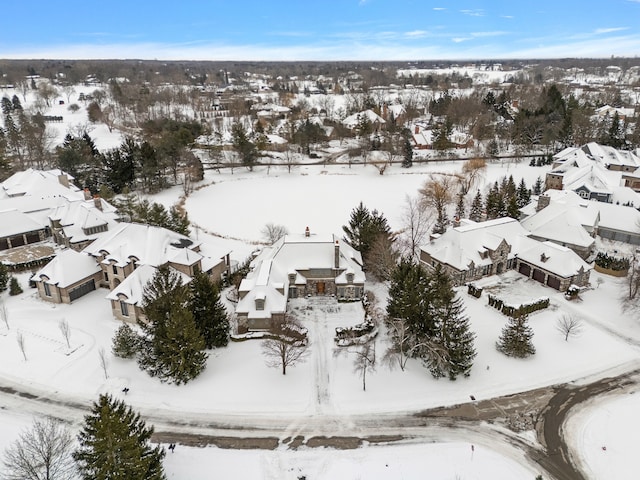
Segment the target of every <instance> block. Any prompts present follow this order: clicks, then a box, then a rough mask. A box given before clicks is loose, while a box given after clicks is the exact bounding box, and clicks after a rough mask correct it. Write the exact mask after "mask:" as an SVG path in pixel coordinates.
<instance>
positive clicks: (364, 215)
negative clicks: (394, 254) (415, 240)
mask: <svg viewBox="0 0 640 480" xmlns="http://www.w3.org/2000/svg"><path fill="white" fill-rule="evenodd" d="M342 230H343V231H344V233H345V237H344V239H345V241H346V242H347V243H348V244H349V245H351V246H352V247H353V248H355V249H356V250H358V251H359V252H360V253H361V254H362V257H363V258H364V259H365V261H366V258H367V254H368V253H369V251H370V250H371V247H372V246H373V244H374V243H375V242H376V241H377V240H378V236H380V235H384V236H386V237H387V240H388V241H389V242H388V243H389V244H390V243H393V240H394V238H393V235H392V233H391V228H390V227H389V223H388V222H387V219H386V218H385V216H384V215H383V214H382V213H381V212H378V211H377V210H373V211H372V212H370V211H369V209H368V208H367V207H365V206H364V204H363V203H362V202H360V204H359V205H358V206H357V207H356V208H354V209H353V210H352V211H351V217H350V219H349V224H348V225H343V226H342Z"/></svg>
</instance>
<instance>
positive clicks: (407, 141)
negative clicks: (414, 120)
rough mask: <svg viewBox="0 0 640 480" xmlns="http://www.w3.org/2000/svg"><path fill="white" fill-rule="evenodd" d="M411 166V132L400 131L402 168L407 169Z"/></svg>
mask: <svg viewBox="0 0 640 480" xmlns="http://www.w3.org/2000/svg"><path fill="white" fill-rule="evenodd" d="M412 165H413V146H412V145H411V131H410V130H409V129H408V128H405V129H403V130H402V166H403V167H404V168H409V167H411V166H412Z"/></svg>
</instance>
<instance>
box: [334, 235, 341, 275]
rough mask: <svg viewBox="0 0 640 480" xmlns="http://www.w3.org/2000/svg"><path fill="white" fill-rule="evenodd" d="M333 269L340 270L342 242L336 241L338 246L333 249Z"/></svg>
mask: <svg viewBox="0 0 640 480" xmlns="http://www.w3.org/2000/svg"><path fill="white" fill-rule="evenodd" d="M333 268H335V269H338V268H340V242H339V241H338V240H336V245H335V246H334V247H333Z"/></svg>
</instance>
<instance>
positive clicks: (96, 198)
mask: <svg viewBox="0 0 640 480" xmlns="http://www.w3.org/2000/svg"><path fill="white" fill-rule="evenodd" d="M93 204H94V205H95V207H96V208H97V209H98V210H100V211H102V200H101V199H100V195H94V196H93Z"/></svg>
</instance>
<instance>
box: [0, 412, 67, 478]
mask: <svg viewBox="0 0 640 480" xmlns="http://www.w3.org/2000/svg"><path fill="white" fill-rule="evenodd" d="M73 446H74V441H73V436H72V435H71V433H70V432H69V430H68V429H67V428H66V427H65V426H64V425H62V424H61V423H60V422H58V421H55V420H53V419H51V418H47V419H45V420H35V421H34V422H33V426H32V427H31V429H30V430H27V431H25V432H23V433H22V434H21V435H20V437H19V438H18V440H16V441H14V442H13V443H12V444H11V445H10V446H9V447H7V449H6V450H5V452H4V459H3V463H4V472H3V475H2V478H3V480H68V479H69V478H74V472H75V464H74V462H73V458H72V457H71V453H72V451H73Z"/></svg>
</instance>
